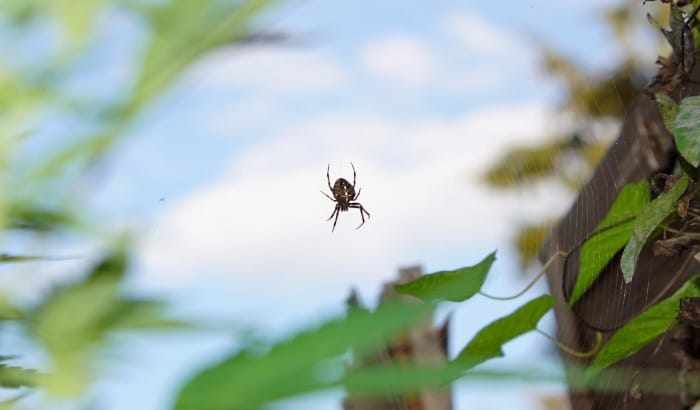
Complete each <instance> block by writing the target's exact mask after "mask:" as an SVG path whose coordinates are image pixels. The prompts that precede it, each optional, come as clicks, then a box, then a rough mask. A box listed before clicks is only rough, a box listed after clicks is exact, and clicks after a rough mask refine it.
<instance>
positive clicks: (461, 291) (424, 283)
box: [395, 251, 496, 302]
mask: <svg viewBox="0 0 700 410" xmlns="http://www.w3.org/2000/svg"><path fill="white" fill-rule="evenodd" d="M495 260H496V252H495V251H494V252H492V253H491V254H490V255H488V256H487V257H486V258H484V260H482V261H481V262H479V263H478V264H476V265H474V266H470V267H467V268H462V269H457V270H452V271H442V272H436V273H431V274H428V275H424V276H421V277H420V278H418V279H416V280H414V281H411V282H408V283H402V284H399V285H396V286H395V288H396V291H397V292H399V293H404V294H407V295H412V296H415V297H417V298H419V299H421V300H423V301H426V302H432V301H440V300H449V301H452V302H461V301H464V300H467V299H469V298H470V297H472V296H474V295H475V294H476V293H477V292H478V291H479V289H481V286H482V285H483V284H484V281H485V280H486V275H487V274H488V273H489V269H491V265H492V264H493V261H495Z"/></svg>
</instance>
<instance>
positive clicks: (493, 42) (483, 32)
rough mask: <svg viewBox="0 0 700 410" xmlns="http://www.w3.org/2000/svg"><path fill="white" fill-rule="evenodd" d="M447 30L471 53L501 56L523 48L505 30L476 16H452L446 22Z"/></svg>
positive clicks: (460, 14)
mask: <svg viewBox="0 0 700 410" xmlns="http://www.w3.org/2000/svg"><path fill="white" fill-rule="evenodd" d="M445 29H446V31H447V32H448V34H450V35H452V36H453V37H454V38H456V39H457V40H459V41H460V42H461V44H462V45H463V46H464V47H466V49H467V52H470V53H478V54H485V55H494V54H499V55H501V54H508V53H510V52H515V51H517V50H518V49H519V48H520V47H521V46H520V45H519V42H518V41H517V40H516V39H515V38H514V37H513V36H512V35H510V34H509V33H508V32H507V31H506V30H505V29H504V28H502V27H496V26H494V25H493V24H491V23H490V22H488V21H487V20H485V19H483V18H481V17H479V16H477V15H474V14H468V13H458V14H452V15H450V16H449V17H447V19H446V21H445Z"/></svg>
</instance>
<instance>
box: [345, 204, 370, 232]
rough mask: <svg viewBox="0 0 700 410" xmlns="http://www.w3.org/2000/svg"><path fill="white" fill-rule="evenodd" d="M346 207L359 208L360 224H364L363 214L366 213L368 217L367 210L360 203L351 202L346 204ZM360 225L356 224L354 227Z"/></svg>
mask: <svg viewBox="0 0 700 410" xmlns="http://www.w3.org/2000/svg"><path fill="white" fill-rule="evenodd" d="M348 208H357V209H359V210H360V218H362V223H361V224H360V226H362V225H364V224H365V214H367V218H369V212H367V210H366V209H365V208H364V207H363V206H362V204H359V203H351V204H349V205H348ZM360 226H358V227H357V228H355V229H360Z"/></svg>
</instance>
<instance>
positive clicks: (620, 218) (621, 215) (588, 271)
mask: <svg viewBox="0 0 700 410" xmlns="http://www.w3.org/2000/svg"><path fill="white" fill-rule="evenodd" d="M648 203H649V184H648V183H647V182H646V181H640V182H637V183H631V184H627V185H625V187H624V188H622V191H620V194H619V195H618V196H617V199H616V200H615V202H614V203H613V204H612V206H611V207H610V210H609V211H608V214H607V216H606V217H605V219H603V221H602V222H600V223H599V224H598V226H596V228H595V231H596V232H598V233H597V234H595V235H593V236H591V237H590V238H589V239H588V240H587V241H586V242H585V243H584V244H583V246H582V247H581V254H580V257H579V260H580V261H581V262H580V266H579V272H578V276H577V277H576V283H575V284H574V289H573V291H572V292H571V297H570V298H569V302H568V303H569V307H571V306H573V304H574V303H575V302H576V301H577V300H578V299H579V298H580V297H581V296H582V295H583V294H584V293H586V291H587V290H588V288H590V287H591V285H592V284H593V282H595V280H596V279H597V278H598V275H600V272H601V270H602V269H603V268H604V267H605V265H607V264H608V262H610V259H612V258H613V256H615V254H616V253H617V252H619V251H620V249H622V247H624V246H625V244H626V243H627V242H628V241H629V240H630V237H631V236H632V229H633V227H634V219H633V218H634V217H636V216H637V215H639V213H640V212H641V211H642V210H643V209H644V207H645V206H646V205H647V204H648Z"/></svg>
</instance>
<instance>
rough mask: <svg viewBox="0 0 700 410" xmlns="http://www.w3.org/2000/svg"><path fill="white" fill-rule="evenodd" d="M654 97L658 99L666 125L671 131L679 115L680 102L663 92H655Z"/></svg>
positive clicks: (657, 102)
mask: <svg viewBox="0 0 700 410" xmlns="http://www.w3.org/2000/svg"><path fill="white" fill-rule="evenodd" d="M654 98H655V99H656V104H657V105H658V106H659V111H661V117H662V118H663V120H664V125H666V129H667V130H669V132H671V130H672V129H673V124H674V122H675V120H676V116H677V115H678V104H677V103H676V102H675V101H674V100H673V98H671V97H670V96H669V95H668V94H666V93H663V92H657V93H655V94H654Z"/></svg>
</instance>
